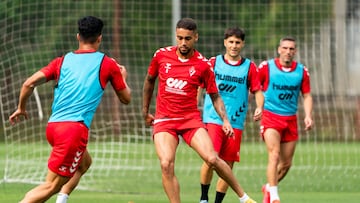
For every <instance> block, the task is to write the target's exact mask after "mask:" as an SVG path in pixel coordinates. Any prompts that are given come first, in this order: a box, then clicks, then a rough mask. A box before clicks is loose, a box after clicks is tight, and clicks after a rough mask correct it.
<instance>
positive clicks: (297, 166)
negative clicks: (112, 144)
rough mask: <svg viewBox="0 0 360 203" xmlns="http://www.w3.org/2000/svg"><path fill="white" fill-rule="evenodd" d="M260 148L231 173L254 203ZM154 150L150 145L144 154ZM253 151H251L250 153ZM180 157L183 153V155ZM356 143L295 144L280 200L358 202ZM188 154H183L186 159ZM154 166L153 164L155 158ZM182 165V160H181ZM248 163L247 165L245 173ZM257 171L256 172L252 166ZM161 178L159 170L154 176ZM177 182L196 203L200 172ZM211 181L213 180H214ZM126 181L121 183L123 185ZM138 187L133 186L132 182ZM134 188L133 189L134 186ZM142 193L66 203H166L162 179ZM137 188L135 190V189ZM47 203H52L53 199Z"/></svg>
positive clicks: (90, 195)
mask: <svg viewBox="0 0 360 203" xmlns="http://www.w3.org/2000/svg"><path fill="white" fill-rule="evenodd" d="M261 146H263V143H255V144H254V143H243V144H242V149H241V150H242V151H241V152H242V156H241V162H240V163H237V164H236V165H235V167H234V172H235V174H236V176H237V178H238V179H239V180H240V182H241V184H242V185H243V187H244V188H245V190H246V191H247V193H248V194H249V195H250V196H252V197H253V198H254V199H255V200H257V202H258V203H260V202H261V201H262V193H261V191H260V188H261V184H262V183H263V182H264V178H265V165H266V154H264V151H262V150H259V149H262V148H261ZM151 147H153V146H152V144H149V148H151ZM4 148H5V147H4V144H3V143H1V144H0V174H1V175H3V174H4V160H5V156H6V153H5V150H4ZM252 148H255V150H252ZM179 151H181V153H179V152H178V153H179V155H180V156H178V157H177V161H182V160H183V159H184V160H185V159H187V158H188V157H189V156H192V158H191V159H192V160H195V161H194V163H192V164H198V165H199V167H200V164H201V161H200V160H197V159H196V156H197V155H196V153H194V152H192V150H191V149H189V147H187V146H181V147H179ZM184 151H185V153H184ZM359 151H360V143H356V142H351V143H331V142H329V143H312V142H311V143H299V145H298V147H297V151H296V155H295V158H294V167H293V168H292V169H291V170H290V172H289V174H288V176H287V177H286V178H285V179H284V180H283V181H282V182H281V183H280V186H279V187H280V188H279V189H280V196H281V200H282V202H285V203H298V202H299V203H300V202H301V203H313V202H317V203H332V202H334V203H335V202H346V203H356V202H359V199H360V186H359V183H360V172H359V171H360V159H359ZM187 152H189V153H188V154H186V153H187ZM154 159H155V160H154V163H156V164H157V160H156V157H155V156H154ZM185 161H186V160H185ZM247 163H249V164H250V165H251V169H249V168H248V166H247ZM254 165H259V168H258V169H256V168H254V167H253V166H254ZM149 175H157V176H158V177H160V168H159V169H158V174H149ZM177 176H178V178H179V182H180V185H181V199H182V202H184V203H191V202H192V203H196V202H198V199H199V192H200V190H199V188H200V187H199V183H198V180H199V171H198V170H191V171H190V172H189V171H188V172H186V174H182V173H181V170H180V172H179V171H177ZM118 179H121V177H117V173H113V174H112V175H111V177H109V181H108V184H112V183H111V181H112V180H118ZM214 179H216V176H214ZM121 181H124V184H125V183H126V184H131V182H132V181H134V180H131V178H130V180H120V182H121ZM125 181H126V182H125ZM135 181H138V180H135ZM134 184H135V185H136V184H138V183H135V182H134ZM140 185H141V186H140V187H141V190H142V191H145V192H143V193H124V192H121V191H120V190H119V191H118V192H94V191H85V190H75V191H74V192H73V193H72V195H71V196H70V199H69V201H68V202H69V203H72V202H74V203H75V202H76V203H98V202H101V203H110V202H111V203H113V202H119V203H122V202H124V203H143V202H146V203H165V202H168V201H167V198H166V195H165V193H164V192H163V190H162V187H161V179H160V178H158V184H157V185H156V186H154V185H152V184H146V182H144V183H141V184H140ZM136 186H137V185H136ZM32 187H34V185H31V184H24V183H8V182H2V183H1V184H0V203H2V202H4V203H5V202H6V203H7V202H18V201H19V200H20V199H21V198H22V197H23V195H24V194H25V193H26V192H27V191H28V190H29V189H31V188H32ZM214 187H215V181H214V180H213V184H212V186H211V188H210V194H209V195H210V199H211V201H210V202H212V201H213V198H214V193H215V192H214V190H215V189H214ZM48 202H55V197H52V198H51V199H50V200H49V201H48ZM226 202H238V200H237V197H236V195H235V194H234V192H233V191H231V190H229V191H228V193H227V195H226V197H225V199H224V203H226Z"/></svg>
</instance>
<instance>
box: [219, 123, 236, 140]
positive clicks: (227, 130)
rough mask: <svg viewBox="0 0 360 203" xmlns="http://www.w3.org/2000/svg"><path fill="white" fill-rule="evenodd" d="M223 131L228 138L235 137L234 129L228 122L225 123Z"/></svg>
mask: <svg viewBox="0 0 360 203" xmlns="http://www.w3.org/2000/svg"><path fill="white" fill-rule="evenodd" d="M222 130H223V131H224V133H225V135H226V136H229V137H232V136H234V129H233V128H232V126H231V124H230V122H229V121H228V120H225V121H224V124H223V126H222Z"/></svg>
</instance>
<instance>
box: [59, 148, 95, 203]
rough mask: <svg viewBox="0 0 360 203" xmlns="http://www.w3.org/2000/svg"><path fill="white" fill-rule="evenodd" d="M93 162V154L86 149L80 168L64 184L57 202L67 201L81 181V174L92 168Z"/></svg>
mask: <svg viewBox="0 0 360 203" xmlns="http://www.w3.org/2000/svg"><path fill="white" fill-rule="evenodd" d="M91 163H92V160H91V156H90V154H89V152H88V151H87V150H86V151H85V152H84V155H83V158H82V160H81V163H80V166H79V168H78V170H77V171H76V172H75V174H74V176H73V177H72V178H70V180H69V181H68V182H67V183H66V184H65V185H63V186H62V188H61V190H60V192H59V194H58V196H57V198H56V203H66V202H67V199H68V197H69V195H70V193H71V192H72V191H73V190H74V189H75V188H76V186H77V185H78V184H79V182H80V178H81V176H83V175H84V174H85V173H86V171H87V170H88V169H89V168H90V166H91Z"/></svg>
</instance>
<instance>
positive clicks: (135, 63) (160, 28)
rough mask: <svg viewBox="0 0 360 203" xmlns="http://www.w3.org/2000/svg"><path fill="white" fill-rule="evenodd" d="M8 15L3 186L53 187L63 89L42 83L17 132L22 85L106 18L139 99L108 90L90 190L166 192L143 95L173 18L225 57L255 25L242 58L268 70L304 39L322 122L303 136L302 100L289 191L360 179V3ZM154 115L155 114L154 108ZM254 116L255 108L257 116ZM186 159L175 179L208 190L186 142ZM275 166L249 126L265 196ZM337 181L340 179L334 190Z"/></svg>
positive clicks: (103, 3)
mask: <svg viewBox="0 0 360 203" xmlns="http://www.w3.org/2000/svg"><path fill="white" fill-rule="evenodd" d="M0 10H1V12H0V33H1V41H0V43H1V46H0V47H1V49H0V98H1V99H0V110H1V124H2V125H1V126H0V146H1V148H3V149H2V150H3V151H4V157H3V158H0V161H1V163H0V167H1V168H0V179H1V180H2V182H3V183H6V182H23V183H34V184H38V183H40V182H42V181H43V180H44V177H45V174H46V172H47V158H48V155H49V152H50V146H49V145H48V143H47V141H46V138H45V128H46V123H47V120H48V118H49V115H50V113H51V103H52V96H53V86H54V84H52V83H51V82H50V83H46V84H44V85H42V86H39V87H37V88H36V91H35V92H34V94H33V95H32V96H31V98H30V100H29V102H28V104H27V110H28V112H29V115H30V118H29V119H28V120H26V121H24V122H21V123H19V124H17V125H14V126H11V125H10V124H9V122H8V117H9V115H10V114H11V113H12V112H13V111H14V110H15V109H16V107H17V103H18V95H19V90H20V88H21V85H22V83H23V82H24V81H25V79H26V78H27V77H28V76H30V75H31V74H32V73H34V72H35V71H37V70H38V69H40V68H41V67H43V66H45V65H47V64H48V62H49V61H50V60H52V59H53V58H54V57H56V56H59V55H62V54H64V53H66V52H69V51H73V50H75V49H77V46H78V44H77V41H76V33H77V23H76V22H77V20H78V19H79V18H80V17H82V16H85V15H94V16H98V17H101V18H102V19H103V20H104V22H105V27H104V31H103V42H102V45H101V48H100V50H101V51H103V52H105V53H106V54H108V55H110V56H112V57H114V58H115V59H117V60H118V61H119V62H120V63H121V64H124V65H125V66H126V67H127V69H128V82H129V86H130V87H131V88H132V96H133V97H132V101H131V104H129V105H127V106H125V105H121V104H120V103H119V102H118V101H117V98H116V96H115V95H114V92H113V90H112V88H110V85H108V87H107V89H106V91H105V95H104V98H103V100H102V103H101V104H100V106H99V108H98V110H97V113H96V115H95V118H94V121H93V123H92V127H91V130H90V141H89V148H88V149H89V152H90V154H91V156H92V158H93V165H92V166H91V168H90V169H89V171H88V173H87V174H86V175H85V176H84V177H83V179H82V180H81V183H80V185H79V188H80V189H87V190H95V191H109V192H122V193H142V194H146V193H155V192H159V193H162V192H163V191H162V186H161V172H160V167H159V164H158V160H157V157H156V154H155V151H154V147H153V143H152V137H151V128H148V127H145V125H144V122H143V120H142V116H141V107H142V104H141V103H142V97H141V95H142V85H143V81H144V76H145V74H146V70H147V67H148V64H149V62H150V60H151V57H152V56H153V53H154V51H155V50H156V49H158V48H159V47H162V46H168V45H171V44H173V41H174V35H173V33H174V30H175V28H174V27H175V26H174V22H176V21H177V20H178V19H179V17H192V18H194V19H195V20H196V21H197V22H198V29H199V41H198V43H197V45H196V46H197V49H198V50H199V51H200V52H202V53H203V55H204V56H206V57H211V56H214V55H217V54H221V53H224V47H223V32H224V30H225V28H227V27H230V26H239V27H242V28H244V30H245V31H246V45H245V48H244V51H243V53H242V55H243V56H244V57H247V58H250V59H252V60H254V61H255V62H256V63H257V64H259V63H260V62H261V61H263V60H266V59H269V58H273V57H276V54H277V53H276V48H277V45H278V41H279V39H280V38H281V37H283V36H285V35H293V36H295V37H296V38H297V41H298V53H297V60H299V61H300V62H302V63H304V64H305V65H306V66H307V67H308V68H309V71H310V74H311V85H312V94H313V97H314V114H313V116H314V120H315V126H314V128H313V129H312V131H310V132H305V131H304V130H303V121H302V119H303V107H302V104H301V102H300V106H299V129H300V134H301V139H300V141H299V144H298V148H297V151H296V155H295V160H294V166H293V168H292V169H291V175H289V177H286V179H285V181H284V184H288V185H296V187H294V188H295V189H296V190H299V191H305V190H318V191H339V188H338V187H336V184H334V182H335V183H336V182H338V183H340V184H341V183H342V182H346V181H350V182H354V181H356V180H357V182H358V180H359V176H358V175H357V176H356V175H354V174H358V171H359V169H360V159H358V158H357V159H356V158H355V157H358V155H359V154H360V147H359V140H360V129H359V127H360V99H359V98H360V97H359V95H360V86H359V82H358V78H360V69H359V67H358V64H360V50H359V47H360V40H359V37H358V36H359V30H360V19H359V16H360V3H359V1H355V0H347V1H342V0H332V1H330V0H303V1H282V0H279V1H260V0H244V1H235V0H230V1H207V0H198V1H189V0H182V1H180V0H172V1H170V0H168V1H162V0H143V1H133V0H122V1H117V0H113V1H109V0H98V1H70V0H52V1H40V0H22V1H14V0H2V1H1V2H0ZM153 101H154V99H153ZM151 108H152V111H154V103H153V104H152V106H151ZM253 109H254V102H253V101H251V105H250V109H249V112H248V115H249V116H248V117H249V118H250V117H251V114H252V112H253ZM177 153H178V154H177V159H176V172H177V174H179V175H178V177H179V180H180V183H181V184H185V185H186V186H184V187H182V188H184V190H185V191H193V190H197V189H198V187H199V183H198V182H199V181H198V180H199V169H200V165H201V163H202V162H201V160H200V158H198V157H197V156H196V154H195V153H194V152H192V151H191V148H190V147H188V146H186V144H184V143H180V146H179V149H178V152H177ZM266 161H267V154H266V151H265V147H264V144H263V142H262V140H261V139H260V137H259V124H258V123H254V122H252V121H251V119H248V120H247V123H246V129H245V130H244V136H243V142H242V148H241V162H240V163H239V164H236V165H235V167H234V171H235V173H236V174H237V177H238V178H239V180H241V183H242V184H243V185H246V186H247V188H248V189H247V190H249V191H258V190H259V188H260V187H261V184H263V183H264V182H265V170H266V163H267V162H266ZM339 174H341V175H339ZM296 178H298V179H296ZM330 178H331V179H332V182H330V183H329V184H323V183H324V182H327V181H328V180H329V179H330ZM184 180H186V181H187V182H185V181H184ZM295 180H303V181H302V182H301V183H299V182H298V183H294V181H295ZM314 180H315V181H314ZM284 188H285V187H284ZM340 190H344V191H355V187H351V186H347V185H346V184H341V188H340ZM139 191H140V192H139Z"/></svg>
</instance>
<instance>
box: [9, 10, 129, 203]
mask: <svg viewBox="0 0 360 203" xmlns="http://www.w3.org/2000/svg"><path fill="white" fill-rule="evenodd" d="M102 28H103V21H102V20H101V19H99V18H96V17H93V16H86V17H84V18H81V19H79V20H78V29H79V33H78V34H77V40H78V42H79V47H78V49H77V50H75V51H73V52H69V53H67V54H66V55H65V56H62V57H58V58H55V59H54V60H52V61H51V62H50V63H49V64H48V65H47V66H45V67H43V68H42V69H40V70H39V71H37V72H36V73H34V74H33V75H32V76H30V77H29V78H28V79H27V80H26V81H25V82H24V83H23V85H22V88H21V90H20V96H19V104H18V108H17V110H16V111H15V112H14V113H13V114H12V115H11V116H10V117H9V121H10V123H11V124H15V123H16V122H18V121H20V118H21V117H24V118H26V119H27V118H28V114H27V112H26V102H27V100H28V98H29V97H30V95H31V94H32V92H33V90H34V88H35V87H36V86H38V85H41V84H43V83H46V82H48V81H50V80H55V81H56V85H55V88H54V101H53V104H52V113H51V116H50V118H49V121H48V125H47V127H46V138H47V140H48V142H49V144H50V145H51V147H52V151H51V153H50V157H49V159H48V172H47V175H46V179H45V182H44V183H42V184H40V185H38V186H36V187H35V188H33V189H32V190H30V191H29V192H27V193H26V195H25V197H24V198H23V199H22V200H21V203H37V202H39V203H40V202H45V201H46V200H48V199H49V198H50V197H51V196H52V195H54V194H56V193H57V192H59V191H60V190H62V191H63V192H64V193H66V194H65V195H62V199H58V200H57V202H66V199H67V195H68V194H70V192H71V191H72V190H73V189H74V188H75V187H76V185H77V184H78V182H79V180H80V177H81V176H82V175H83V174H84V173H85V172H86V170H87V169H88V168H89V167H90V164H91V157H90V155H89V153H88V151H87V149H86V148H87V143H88V132H89V128H90V125H91V122H92V119H93V116H94V113H95V111H96V108H97V106H98V104H99V103H100V100H101V98H102V95H103V93H104V88H105V86H106V84H107V83H108V82H110V83H111V85H112V87H113V88H114V90H115V92H116V95H117V96H118V98H119V100H120V102H122V103H124V104H128V103H129V102H130V99H131V90H130V88H129V87H128V85H127V83H126V77H127V72H126V69H125V67H124V66H120V65H119V64H118V63H117V62H116V61H115V60H114V59H112V58H110V57H108V56H106V55H105V54H104V53H102V52H99V51H97V50H98V48H99V46H100V43H101V40H102V34H101V32H102Z"/></svg>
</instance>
